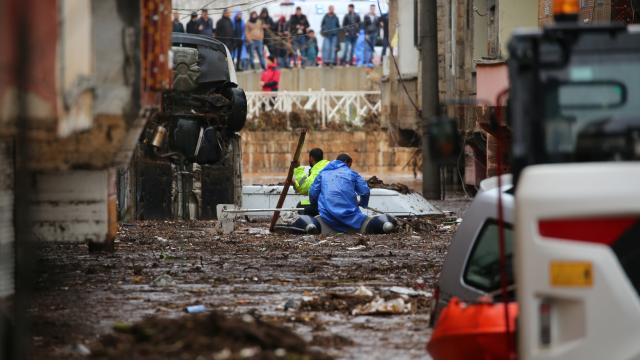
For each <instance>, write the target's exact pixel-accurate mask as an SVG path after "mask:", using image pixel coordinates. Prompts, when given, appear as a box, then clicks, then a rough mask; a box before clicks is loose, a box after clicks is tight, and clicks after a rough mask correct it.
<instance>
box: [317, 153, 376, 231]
mask: <svg viewBox="0 0 640 360" xmlns="http://www.w3.org/2000/svg"><path fill="white" fill-rule="evenodd" d="M352 161H353V160H352V159H351V157H350V156H349V155H347V154H340V155H338V158H337V159H336V160H333V161H332V162H330V163H329V164H328V165H327V166H326V167H325V168H324V169H323V170H322V171H321V172H320V174H318V176H317V177H316V180H315V181H314V182H313V184H312V185H311V188H310V189H309V200H310V201H311V204H312V205H316V206H317V207H318V210H319V212H320V218H321V219H322V221H324V222H325V223H326V224H327V225H329V226H330V227H331V228H332V229H333V230H335V231H338V232H354V231H360V229H361V227H362V224H363V223H364V222H365V220H366V219H367V216H366V215H365V214H363V213H362V211H360V206H362V207H367V206H368V205H369V194H370V191H369V186H368V185H367V182H366V181H365V180H364V179H363V178H362V176H360V174H358V173H357V172H355V171H353V170H351V163H352ZM356 195H359V196H360V202H358V199H357V197H356Z"/></svg>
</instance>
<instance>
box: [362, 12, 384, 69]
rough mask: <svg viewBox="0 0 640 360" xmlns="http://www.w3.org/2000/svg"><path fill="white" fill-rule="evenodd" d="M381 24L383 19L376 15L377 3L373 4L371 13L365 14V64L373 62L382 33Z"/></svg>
mask: <svg viewBox="0 0 640 360" xmlns="http://www.w3.org/2000/svg"><path fill="white" fill-rule="evenodd" d="M381 24H382V21H381V20H380V18H379V17H378V16H377V15H376V5H374V4H372V5H371V6H370V7H369V13H368V14H367V15H365V16H364V34H365V38H364V39H365V44H364V61H363V65H364V66H367V65H372V64H373V54H374V52H375V46H376V42H377V41H378V36H379V35H380V25H381Z"/></svg>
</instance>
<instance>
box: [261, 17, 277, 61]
mask: <svg viewBox="0 0 640 360" xmlns="http://www.w3.org/2000/svg"><path fill="white" fill-rule="evenodd" d="M259 17H260V20H262V27H263V28H264V44H265V45H266V46H267V49H269V53H273V51H274V50H273V28H274V26H275V22H274V21H273V19H272V18H271V16H269V10H268V9H267V8H266V7H265V8H262V10H260V15H259Z"/></svg>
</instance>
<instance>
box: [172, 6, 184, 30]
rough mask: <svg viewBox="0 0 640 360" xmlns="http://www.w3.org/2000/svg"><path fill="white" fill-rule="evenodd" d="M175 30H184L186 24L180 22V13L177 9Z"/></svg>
mask: <svg viewBox="0 0 640 360" xmlns="http://www.w3.org/2000/svg"><path fill="white" fill-rule="evenodd" d="M172 31H173V32H181V33H183V32H184V25H182V23H181V22H180V14H178V12H177V11H174V12H173V30H172Z"/></svg>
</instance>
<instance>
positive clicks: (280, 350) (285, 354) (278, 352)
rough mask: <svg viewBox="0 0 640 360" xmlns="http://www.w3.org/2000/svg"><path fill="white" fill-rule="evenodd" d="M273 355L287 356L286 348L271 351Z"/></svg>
mask: <svg viewBox="0 0 640 360" xmlns="http://www.w3.org/2000/svg"><path fill="white" fill-rule="evenodd" d="M273 355H275V356H276V357H285V356H287V350H285V349H283V348H277V349H276V351H274V352H273Z"/></svg>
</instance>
